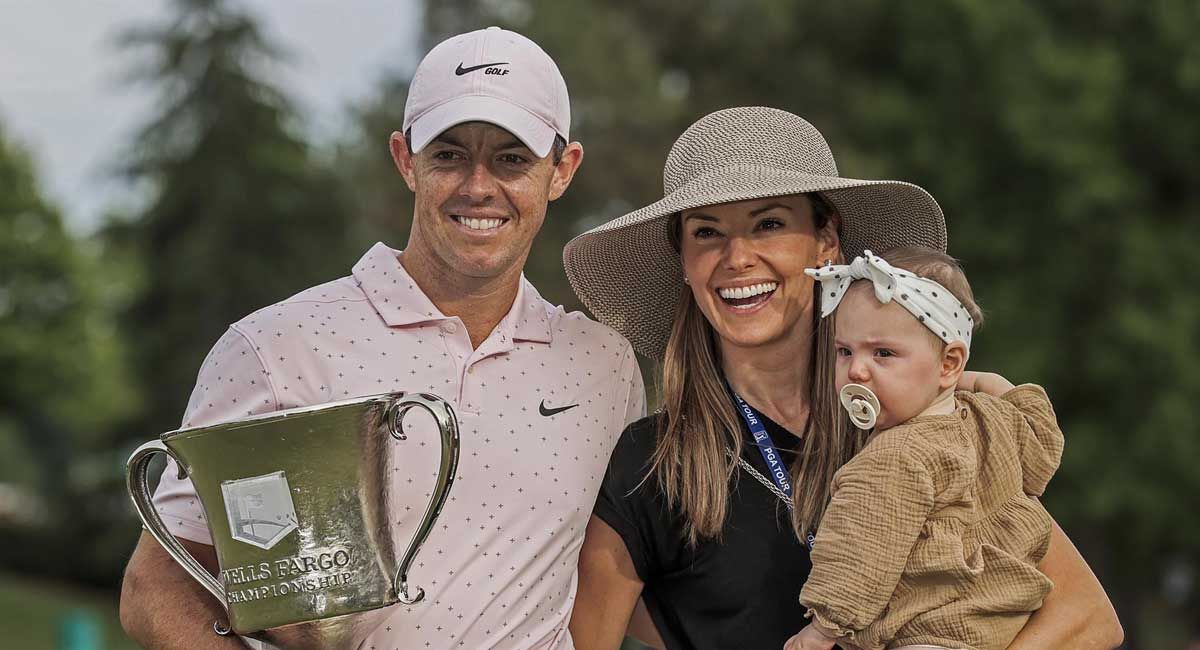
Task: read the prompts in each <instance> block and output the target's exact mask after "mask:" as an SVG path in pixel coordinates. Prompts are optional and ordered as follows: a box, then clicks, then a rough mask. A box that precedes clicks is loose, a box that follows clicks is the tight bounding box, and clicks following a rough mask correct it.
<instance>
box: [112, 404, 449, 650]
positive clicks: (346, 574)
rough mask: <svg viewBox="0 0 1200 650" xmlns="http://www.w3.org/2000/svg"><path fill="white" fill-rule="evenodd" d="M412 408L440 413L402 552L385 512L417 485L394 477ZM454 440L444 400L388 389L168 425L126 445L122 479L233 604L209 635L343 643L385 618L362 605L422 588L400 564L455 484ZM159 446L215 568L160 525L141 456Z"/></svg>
mask: <svg viewBox="0 0 1200 650" xmlns="http://www.w3.org/2000/svg"><path fill="white" fill-rule="evenodd" d="M414 408H417V409H421V410H424V411H426V412H428V413H429V414H430V415H432V416H433V418H434V421H435V422H436V423H437V426H438V430H439V433H440V438H441V463H440V467H439V470H438V475H437V479H436V482H435V484H434V487H433V490H432V493H431V496H430V498H429V503H428V505H427V507H426V509H425V513H424V516H423V517H422V519H421V522H420V525H419V527H418V529H417V533H416V536H415V537H414V538H413V539H412V540H411V541H410V542H409V543H408V545H407V547H406V549H405V550H404V553H403V555H400V554H398V553H397V548H396V547H397V544H396V540H395V535H394V534H393V531H394V522H393V518H394V515H393V513H394V512H396V510H395V504H396V503H397V499H398V498H401V497H406V498H408V499H411V497H412V495H411V494H404V495H397V494H395V491H394V490H393V489H392V488H391V482H390V481H389V473H390V472H391V471H392V462H393V461H392V459H393V454H392V453H390V452H391V451H392V450H390V449H389V448H388V447H389V446H390V445H394V444H403V441H405V440H406V439H407V436H406V435H405V433H404V429H403V421H404V417H405V415H406V414H407V413H409V412H410V411H411V410H412V409H414ZM458 452H459V436H458V422H457V419H456V418H455V415H454V410H453V408H452V407H451V406H450V404H449V403H448V402H446V401H445V400H443V399H442V398H440V397H438V396H436V395H431V394H428V393H407V394H406V393H389V394H384V395H374V396H370V397H363V398H359V399H353V400H347V401H341V402H332V403H328V404H321V405H317V406H310V407H302V408H295V409H287V410H282V411H275V412H272V413H266V414H263V415H258V416H253V417H249V418H245V419H242V420H236V421H233V422H226V423H222V424H217V425H212V426H205V427H195V428H188V429H179V430H176V431H171V432H168V433H164V434H162V435H161V436H159V439H157V440H153V441H151V442H148V443H146V444H144V445H142V446H141V447H139V448H138V449H137V450H135V451H134V452H133V455H132V456H130V458H129V462H128V468H127V469H128V477H127V485H128V489H129V495H130V498H131V499H132V500H133V504H134V508H135V509H136V510H137V513H138V516H139V517H140V518H141V520H142V523H143V525H144V526H145V528H146V530H147V531H148V532H149V533H150V535H151V536H153V537H154V539H155V540H157V541H158V543H159V544H161V545H162V547H163V548H164V549H165V550H166V551H167V553H169V554H170V555H171V557H173V558H174V559H175V561H176V562H178V563H179V564H180V565H181V566H182V567H183V568H184V569H185V570H186V571H187V572H188V573H189V574H190V575H191V576H192V577H193V578H195V579H196V580H197V581H198V582H200V584H201V585H203V586H204V587H205V589H207V590H208V591H209V592H210V593H211V594H212V595H213V596H214V597H215V598H217V600H218V601H219V602H220V603H221V605H222V606H223V607H224V608H225V610H226V611H227V612H228V615H229V625H228V627H226V626H225V625H224V624H223V623H222V622H220V621H218V622H217V623H216V624H215V625H214V628H215V629H216V630H217V632H218V633H220V634H228V633H229V632H230V630H232V631H233V632H236V633H238V634H241V635H246V636H250V637H253V638H259V639H266V638H273V636H274V634H276V633H279V634H281V635H283V636H286V637H287V638H288V639H291V640H296V641H299V642H300V643H299V645H304V646H312V647H322V648H350V647H355V646H356V645H357V644H358V642H359V641H361V640H362V638H363V637H365V636H366V634H367V633H369V632H370V631H371V629H373V628H374V626H375V625H377V624H378V621H379V620H380V618H381V617H380V616H379V615H375V616H372V615H369V614H367V612H372V611H374V610H379V609H381V608H384V607H387V606H389V605H393V604H396V603H405V604H412V603H416V602H419V601H420V600H421V599H422V598H423V596H424V591H423V590H422V589H421V588H420V587H415V586H413V585H409V584H408V570H409V567H411V566H412V563H413V561H414V560H415V558H416V555H417V553H418V552H419V551H420V549H421V545H422V544H423V543H424V541H425V538H426V537H428V535H429V532H430V530H431V529H432V528H433V525H434V523H435V522H436V521H437V517H438V514H439V513H440V512H441V509H442V505H443V504H444V503H445V501H446V496H447V495H448V493H449V491H450V488H451V486H452V485H453V482H454V475H455V471H456V469H457V466H458ZM157 454H166V455H168V456H170V457H171V458H172V459H174V460H175V462H176V464H177V466H178V468H179V477H180V478H181V479H182V478H189V479H190V480H191V482H192V485H193V486H194V487H195V490H196V493H197V495H198V496H199V498H200V503H201V505H202V507H203V509H204V514H205V517H206V518H207V520H208V526H209V530H210V532H211V534H212V540H213V547H214V548H215V550H216V555H217V561H218V564H219V565H220V572H219V573H218V574H217V576H216V577H214V576H212V575H211V574H209V573H208V571H207V570H205V568H204V567H203V566H201V565H200V563H199V562H198V561H197V560H196V559H195V558H194V557H192V556H191V554H189V553H188V552H187V551H186V550H185V549H184V547H183V546H182V545H181V544H180V543H179V541H178V540H176V539H175V537H174V536H173V535H171V533H170V532H168V531H167V528H166V526H165V525H164V524H163V521H162V518H161V517H160V516H159V514H158V511H157V509H156V508H155V507H154V505H153V503H152V501H151V493H150V485H149V476H148V468H149V463H150V461H151V460H152V458H153V457H154V456H155V455H157ZM380 614H381V613H380ZM268 630H270V631H271V632H269V633H266V632H265V631H268ZM289 645H290V642H289Z"/></svg>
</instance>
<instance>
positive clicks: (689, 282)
mask: <svg viewBox="0 0 1200 650" xmlns="http://www.w3.org/2000/svg"><path fill="white" fill-rule="evenodd" d="M683 283H684V284H691V283H692V281H691V280H689V279H688V276H686V275H685V276H683Z"/></svg>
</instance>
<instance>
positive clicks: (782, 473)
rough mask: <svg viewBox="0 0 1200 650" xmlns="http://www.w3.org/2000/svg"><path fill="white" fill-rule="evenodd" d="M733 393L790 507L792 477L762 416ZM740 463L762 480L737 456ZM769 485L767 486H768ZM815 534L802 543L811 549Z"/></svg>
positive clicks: (805, 536)
mask: <svg viewBox="0 0 1200 650" xmlns="http://www.w3.org/2000/svg"><path fill="white" fill-rule="evenodd" d="M729 393H730V394H731V395H733V400H734V402H736V403H737V411H738V413H740V414H741V415H742V420H744V421H745V422H746V426H747V427H748V428H749V429H750V435H752V436H754V442H755V443H756V445H757V446H758V450H759V451H760V452H762V456H763V460H764V461H765V462H766V463H767V468H768V469H769V470H770V474H771V480H772V481H774V482H775V487H777V488H779V492H780V493H781V494H783V495H786V496H787V498H786V499H784V503H785V504H787V506H788V508H791V507H792V477H791V474H789V473H788V470H787V466H785V465H784V464H783V460H782V459H781V458H780V457H779V451H778V450H777V449H775V443H774V441H772V440H771V434H769V433H767V428H766V427H765V426H763V423H762V417H761V416H760V415H759V414H758V412H757V411H755V410H754V407H753V406H750V405H749V404H747V403H746V400H744V399H742V397H741V396H740V395H738V394H737V393H735V392H733V391H732V390H731V391H729ZM738 460H739V461H740V464H741V465H742V467H743V468H745V469H746V471H748V472H749V473H750V475H751V476H753V477H754V478H756V479H758V480H760V481H762V475H761V474H759V473H758V470H756V469H754V466H753V465H751V464H750V463H747V462H746V461H745V459H742V458H739V459H738ZM768 487H769V486H768ZM816 538H817V536H816V535H815V534H813V532H812V531H809V532H808V533H806V534H805V535H804V545H805V546H807V547H808V550H810V551H811V550H812V548H813V542H815V541H816Z"/></svg>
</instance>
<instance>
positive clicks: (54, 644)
mask: <svg viewBox="0 0 1200 650" xmlns="http://www.w3.org/2000/svg"><path fill="white" fill-rule="evenodd" d="M0 647H4V648H21V649H22V650H136V648H137V647H138V646H137V645H136V644H134V643H133V642H132V641H130V640H129V639H128V638H127V637H126V636H125V634H124V632H122V631H121V625H120V623H119V622H118V620H117V595H116V594H115V593H107V592H97V591H89V590H86V589H80V588H77V587H67V586H62V585H57V584H53V583H46V582H41V581H37V580H33V579H29V578H17V577H13V576H6V575H2V574H0Z"/></svg>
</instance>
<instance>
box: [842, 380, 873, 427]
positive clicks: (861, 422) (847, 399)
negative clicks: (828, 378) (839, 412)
mask: <svg viewBox="0 0 1200 650" xmlns="http://www.w3.org/2000/svg"><path fill="white" fill-rule="evenodd" d="M838 398H839V399H841V401H842V408H844V409H846V412H847V413H849V414H850V421H851V422H853V423H854V426H856V427H858V428H859V429H863V430H866V429H870V428H872V427H874V426H875V418H877V417H879V398H878V397H875V393H872V392H871V389H870V388H867V387H866V386H863V385H862V384H846V385H845V386H842V390H841V391H840V392H839V393H838Z"/></svg>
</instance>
